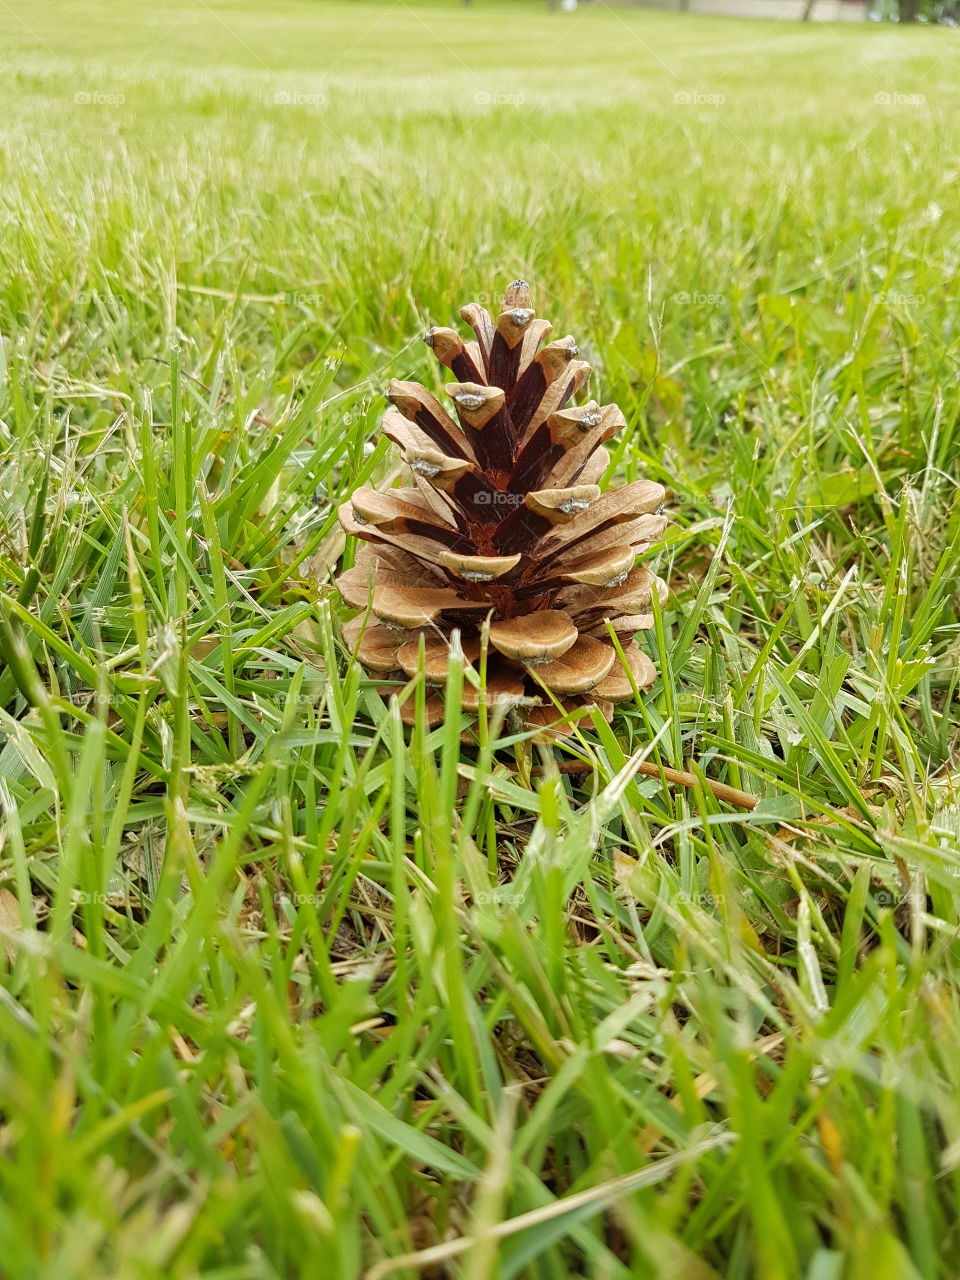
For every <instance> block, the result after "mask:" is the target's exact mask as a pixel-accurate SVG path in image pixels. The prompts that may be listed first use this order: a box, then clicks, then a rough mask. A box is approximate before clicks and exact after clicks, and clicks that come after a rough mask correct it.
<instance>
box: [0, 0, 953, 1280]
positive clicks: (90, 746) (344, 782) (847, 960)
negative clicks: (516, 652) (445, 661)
mask: <svg viewBox="0 0 960 1280" xmlns="http://www.w3.org/2000/svg"><path fill="white" fill-rule="evenodd" d="M0 7H2V15H3V16H2V21H3V24H4V28H5V56H6V59H7V62H8V65H7V67H6V71H5V75H4V78H3V82H2V87H0V107H2V111H0V179H2V182H0V333H2V336H3V344H2V354H3V377H2V382H0V587H2V594H0V624H2V625H0V647H2V653H3V666H2V667H0V743H2V746H0V823H2V826H0V833H2V835H0V944H2V945H0V967H2V968H3V971H4V978H3V983H2V986H0V1189H2V1195H0V1257H2V1259H3V1262H2V1263H0V1271H2V1273H3V1274H4V1275H5V1276H10V1277H15V1278H17V1280H20V1278H21V1277H23V1278H27V1277H29V1278H31V1280H32V1278H34V1277H37V1278H40V1277H43V1278H46V1277H49V1278H50V1280H70V1278H72V1277H78V1278H79V1277H92V1276H96V1277H101V1276H111V1277H114V1276H115V1277H122V1278H124V1280H126V1278H127V1277H130V1278H136V1280H154V1278H157V1280H159V1278H160V1277H176V1278H178V1280H179V1278H187V1277H197V1276H203V1277H217V1278H218V1280H227V1278H228V1277H229V1280H240V1278H241V1277H242V1278H244V1280H246V1278H250V1280H254V1278H256V1280H260V1278H264V1280H266V1278H268V1277H288V1276H289V1277H294V1276H301V1275H302V1276H311V1277H312V1276H317V1275H323V1276H324V1277H331V1278H333V1280H337V1278H340V1277H343V1278H344V1280H350V1278H352V1277H354V1276H357V1275H358V1274H359V1273H361V1272H362V1271H364V1270H368V1271H369V1275H370V1276H371V1277H372V1278H375V1277H382V1276H388V1275H389V1276H408V1277H409V1276H415V1275H423V1276H429V1275H441V1274H442V1275H450V1276H457V1277H463V1278H464V1280H480V1278H481V1277H497V1278H498V1280H499V1278H503V1280H508V1278H509V1277H513V1276H529V1277H535V1278H536V1280H565V1278H566V1277H569V1276H591V1277H594V1276H595V1277H603V1278H607V1277H609V1278H610V1280H619V1278H620V1277H628V1276H636V1277H641V1276H643V1277H646V1276H655V1277H662V1278H663V1280H674V1278H675V1277H679V1276H683V1277H690V1278H691V1280H706V1278H707V1277H731V1278H733V1280H740V1278H743V1280H746V1278H748V1277H761V1278H762V1280H781V1278H782V1280H789V1278H791V1277H804V1280H913V1278H914V1277H921V1278H922V1280H928V1278H929V1280H933V1278H937V1280H950V1278H951V1277H955V1276H956V1275H957V1274H958V1272H960V1229H958V1226H957V1223H958V1209H960V1019H958V1013H960V972H958V964H960V950H958V942H957V931H958V925H960V879H958V875H960V808H958V795H957V792H958V783H960V769H958V745H960V733H958V716H957V703H958V696H957V695H958V680H960V677H958V666H960V663H958V657H960V628H958V610H957V599H958V596H957V592H958V590H960V571H958V565H960V503H958V500H957V487H958V483H960V416H958V414H960V383H958V378H957V373H958V346H957V328H958V307H960V293H958V287H957V283H956V272H957V262H958V257H960V230H958V216H960V195H958V184H957V176H958V173H960V153H958V151H957V149H956V119H957V112H958V108H960V78H958V76H957V68H958V64H960V38H958V36H957V34H956V33H954V32H950V31H933V30H926V29H920V30H916V31H897V30H888V29H877V28H874V27H871V26H867V25H864V26H863V27H862V28H860V27H854V26H844V27H837V28H829V27H809V28H807V27H800V26H793V25H789V24H777V25H773V24H768V23H763V22H757V23H753V22H747V21H733V20H729V21H727V20H720V19H716V20H714V19H696V18H691V17H688V16H685V15H668V14H657V13H652V12H643V11H635V10H624V9H621V10H607V9H604V8H603V7H599V8H595V9H592V10H585V9H581V11H580V12H579V13H577V14H574V15H560V14H549V13H547V12H546V11H545V9H544V8H542V7H535V8H534V7H530V8H527V7H525V6H521V5H511V6H506V5H504V4H498V5H496V6H493V5H490V4H483V3H480V2H479V0H478V3H477V4H476V5H475V6H474V7H473V8H471V9H468V10H464V9H461V8H460V7H458V6H454V5H452V4H450V5H440V4H433V5H429V6H427V7H424V8H422V9H421V8H413V7H409V6H408V5H407V4H405V3H402V2H401V3H397V4H394V5H387V4H383V5H372V4H366V3H359V2H356V0H353V2H351V3H329V4H328V3H307V2H306V0H279V2H278V3H275V4H271V5H264V4H254V3H252V0H215V2H214V3H210V4H207V3H201V4H195V5H192V6H191V5H185V6H184V7H177V6H173V7H161V8H157V7H156V6H151V5H147V4H145V3H141V2H140V0H135V2H134V0H132V2H129V3H124V4H123V5H122V6H116V5H108V4H105V3H93V2H91V0H83V2H82V3H78V4H72V5H68V4H66V3H64V2H63V0H52V2H50V3H46V4H44V5H43V6H42V7H37V6H35V5H32V4H28V3H27V2H26V0H11V2H9V3H5V4H4V5H3V6H0ZM878 94H881V95H888V96H889V98H890V101H889V102H883V101H881V102H877V100H876V96H877V95H878ZM78 95H79V97H78ZM278 95H280V98H279V100H278ZM477 95H480V97H479V99H478V96H477ZM677 95H687V96H688V97H692V98H693V99H694V101H692V102H685V101H683V100H677ZM916 95H920V96H922V98H923V101H922V102H916V101H913V102H911V101H910V99H911V96H916ZM708 99H709V100H710V101H707V100H708ZM717 99H722V100H721V101H717ZM518 100H520V101H518ZM521 274H522V275H524V276H525V277H526V278H528V279H529V280H531V281H532V282H533V284H534V288H535V291H536V297H537V300H538V302H539V303H540V305H541V308H542V310H543V311H544V312H545V313H546V314H547V315H549V316H551V318H552V319H553V320H554V321H555V323H556V324H557V325H558V326H559V332H560V333H565V332H567V331H568V330H572V331H573V332H574V333H575V334H576V335H577V336H578V338H579V339H580V340H581V342H582V345H583V347H584V349H585V351H586V353H587V356H588V358H589V359H590V360H591V362H592V363H593V364H594V366H595V368H596V374H595V377H594V384H593V386H594V390H595V392H597V393H598V394H599V395H600V397H601V398H602V399H603V400H604V401H606V400H616V401H617V402H618V403H619V404H620V405H621V407H622V408H623V409H624V412H625V413H626V415H627V418H628V421H629V424H630V425H629V428H628V430H627V432H626V433H625V437H624V439H623V442H622V445H621V446H620V447H618V449H617V451H616V454H615V458H614V467H613V471H612V473H611V474H612V475H615V476H616V477H617V478H618V479H621V480H622V479H632V478H634V477H636V476H639V475H647V476H650V477H651V478H654V479H657V480H661V481H663V482H664V483H666V484H668V485H669V486H670V488H671V491H672V499H671V506H670V511H671V514H672V515H673V516H674V523H673V525H672V526H671V528H670V531H669V534H668V537H667V540H666V545H665V548H664V550H663V552H662V553H661V554H660V556H659V557H658V559H657V566H658V572H660V573H661V574H663V575H664V576H665V577H667V578H668V579H669V582H670V585H671V589H672V595H671V598H670V602H669V605H668V607H667V608H666V609H665V610H664V612H663V614H662V616H661V617H660V618H659V619H658V624H657V627H656V630H655V632H652V633H650V636H649V645H650V649H651V653H652V656H653V657H654V658H655V660H656V661H657V663H658V665H659V668H660V671H661V673H662V676H661V679H660V680H659V681H658V683H657V685H656V686H655V687H654V689H653V691H652V692H651V693H650V694H649V695H648V696H646V697H644V698H643V699H642V700H641V701H640V702H638V703H637V704H629V705H627V706H626V707H625V708H624V709H623V710H622V712H621V713H620V714H619V715H618V716H617V718H616V719H615V721H614V722H613V724H612V726H607V725H606V724H604V723H603V722H601V723H599V724H596V725H594V724H592V723H589V722H588V723H582V724H581V725H580V737H579V740H578V741H577V742H575V743H574V744H573V745H572V746H571V748H570V749H569V750H568V751H565V752H561V751H556V752H555V751H553V750H551V751H543V750H538V749H536V748H534V747H531V746H530V744H529V743H526V744H525V743H521V742H514V743H513V745H512V746H511V747H507V748H506V749H502V750H497V751H494V750H493V746H494V743H495V742H496V734H497V732H498V728H497V726H496V725H492V726H491V727H490V736H489V737H488V741H487V745H486V746H485V748H484V749H483V750H482V751H480V752H471V751H469V750H467V749H464V748H462V747H461V744H460V738H459V733H460V728H461V719H460V716H459V714H458V712H457V705H458V703H457V701H456V699H455V698H454V697H452V696H451V698H450V699H449V700H448V708H449V711H448V716H447V720H446V722H445V723H444V724H443V725H442V726H441V727H439V728H438V729H436V730H434V731H432V732H430V731H428V730H426V729H424V728H423V727H422V726H421V727H420V728H418V729H417V730H415V731H414V732H413V733H412V735H411V734H410V733H409V731H407V730H405V729H404V727H403V726H402V724H401V722H400V718H399V714H398V711H397V705H396V702H395V701H394V700H393V699H390V700H388V701H386V702H385V701H384V700H383V699H382V698H381V696H380V695H379V694H378V693H377V692H376V691H375V688H374V686H373V685H372V684H371V683H370V682H369V681H368V680H367V679H366V678H365V677H364V676H363V675H362V673H361V672H360V671H359V670H357V669H356V668H355V667H353V668H351V667H350V666H348V664H347V662H346V658H345V654H344V652H343V649H342V647H341V645H340V642H339V640H338V631H337V625H338V622H339V621H340V620H341V618H342V616H343V611H342V609H341V607H340V606H339V605H338V603H337V598H336V596H335V593H334V592H333V591H332V589H331V587H330V585H329V575H330V571H331V570H332V568H333V567H334V566H335V564H336V561H337V558H338V556H340V554H341V551H342V546H341V543H340V542H339V540H338V537H337V532H336V529H337V525H336V519H335V514H334V512H335V508H336V505H337V503H338V501H340V500H342V497H343V496H344V495H345V494H346V493H347V492H348V491H349V490H350V489H351V488H353V487H354V486H355V485H356V484H357V483H358V482H360V481H361V480H362V479H365V478H368V477H373V478H374V479H375V478H377V477H379V476H382V475H385V474H386V472H387V468H388V467H389V466H390V458H389V454H388V451H387V450H386V449H385V448H384V446H383V445H373V444H372V442H374V441H375V439H376V429H377V421H378V415H379V412H380V410H381V407H382V403H383V402H382V399H381V398H380V397H381V393H382V390H383V388H384V386H385V384H386V382H387V380H388V378H389V377H391V376H400V377H407V376H413V377H417V378H422V379H424V380H425V381H427V382H428V383H430V384H431V385H433V386H438V385H439V384H440V378H439V375H438V373H437V371H436V370H435V369H434V368H433V366H432V363H431V361H432V357H431V356H430V353H429V352H428V351H426V350H425V348H423V346H422V344H420V343H419V341H418V337H419V334H420V333H421V332H422V330H423V328H424V326H425V325H426V324H428V323H440V324H449V323H453V322H454V318H455V316H456V311H457V308H458V306H459V304H460V303H461V302H464V301H466V300H468V299H471V298H475V297H477V296H478V295H484V294H486V295H488V296H492V295H494V294H495V293H496V292H497V291H498V290H500V289H502V288H503V286H504V285H505V283H506V282H507V281H508V280H510V279H512V278H513V277H514V276H516V275H521ZM368 442H371V447H368ZM346 554H347V555H348V556H349V555H350V554H352V553H351V551H350V550H349V549H348V550H347V553H346ZM461 678H462V677H461V676H460V674H459V673H456V676H455V679H456V680H459V679H461ZM402 692H403V690H400V689H398V693H402ZM454 692H455V690H454ZM410 696H414V697H419V696H422V690H417V689H414V690H413V691H412V693H411V695H410ZM571 760H573V761H574V762H580V763H582V764H585V765H587V766H589V768H588V769H587V770H586V771H585V772H581V773H576V774H574V773H570V772H566V771H562V770H560V769H559V768H558V766H559V765H561V764H563V763H564V762H565V761H566V762H570V761H571ZM649 762H653V763H655V764H657V765H659V766H663V767H665V768H677V769H688V770H692V771H693V772H694V773H695V774H696V775H697V777H698V780H699V781H698V785H697V786H696V787H694V788H678V787H673V786H669V785H665V784H664V781H663V779H661V778H659V777H658V778H654V777H649V776H646V775H645V774H643V773H642V772H641V771H639V765H640V764H641V763H649ZM708 780H711V781H715V782H725V783H727V784H729V785H732V786H734V787H739V788H741V789H744V790H746V791H749V792H751V793H752V794H754V795H756V796H757V797H759V803H758V805H757V807H756V809H755V810H753V811H752V812H746V811H742V810H738V809H735V808H732V807H731V806H730V805H729V804H727V803H725V802H724V801H722V800H718V799H717V798H715V796H714V794H713V792H712V791H711V789H710V787H709V785H707V781H708ZM433 1248H436V1250H437V1251H438V1253H439V1255H440V1260H439V1262H438V1263H436V1264H435V1265H434V1269H433V1270H432V1271H431V1270H430V1269H429V1263H430V1259H431V1255H429V1254H428V1255H426V1256H425V1257H424V1256H421V1257H420V1258H419V1259H418V1260H417V1261H416V1262H407V1261H403V1260H402V1259H403V1258H404V1255H408V1254H410V1253H416V1252H417V1251H421V1250H429V1249H433Z"/></svg>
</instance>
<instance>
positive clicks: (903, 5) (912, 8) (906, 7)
mask: <svg viewBox="0 0 960 1280" xmlns="http://www.w3.org/2000/svg"><path fill="white" fill-rule="evenodd" d="M916 20H917V0H900V21H901V22H916Z"/></svg>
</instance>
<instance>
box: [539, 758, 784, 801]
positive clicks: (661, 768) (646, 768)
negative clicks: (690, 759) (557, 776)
mask: <svg viewBox="0 0 960 1280" xmlns="http://www.w3.org/2000/svg"><path fill="white" fill-rule="evenodd" d="M556 767H557V769H558V770H559V772H560V773H589V772H590V770H591V769H592V768H593V765H591V764H580V763H579V762H577V761H574V760H569V761H564V762H563V763H562V764H558V765H557V766H556ZM636 770H637V773H642V774H645V775H646V777H648V778H663V779H664V780H665V781H667V782H670V783H673V785H674V786H677V787H695V786H696V785H697V783H698V782H700V781H701V779H699V778H697V777H696V775H695V774H692V773H686V772H684V771H683V770H682V769H670V768H668V767H667V766H666V765H659V764H653V763H652V762H651V761H649V760H643V761H641V763H640V764H638V765H637V766H636ZM544 772H545V770H544V767H543V766H542V765H534V767H533V769H532V770H531V773H538V774H542V773H544ZM702 781H703V782H704V783H705V784H706V785H707V786H708V787H709V788H710V790H711V791H712V792H713V794H714V795H715V796H716V797H717V799H718V800H726V802H727V804H732V805H735V806H736V808H738V809H755V808H756V807H757V805H758V804H759V803H760V798H759V796H752V795H750V793H749V791H741V790H739V788H738V787H730V786H728V785H727V784H726V783H725V782H714V781H713V779H712V778H704V779H702Z"/></svg>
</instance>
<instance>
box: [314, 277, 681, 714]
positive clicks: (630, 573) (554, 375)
mask: <svg viewBox="0 0 960 1280" xmlns="http://www.w3.org/2000/svg"><path fill="white" fill-rule="evenodd" d="M461 315H462V317H463V318H464V320H466V321H467V323H468V324H469V325H470V326H471V327H472V329H473V331H474V334H475V339H474V340H473V341H464V339H463V338H462V336H461V335H460V334H458V333H457V332H456V331H455V330H454V329H446V328H435V329H431V330H430V331H429V332H428V333H427V335H426V341H427V343H428V345H429V346H430V347H431V348H432V349H433V352H434V354H435V355H436V356H437V358H438V359H439V360H440V362H441V363H442V364H443V365H445V366H446V367H447V368H448V369H449V370H450V372H451V373H452V375H453V378H454V379H455V381H451V382H449V383H447V385H446V388H445V389H446V393H447V395H448V396H449V398H450V400H451V402H452V405H453V413H454V415H455V416H451V414H450V413H448V412H447V410H446V409H445V408H444V407H443V405H441V404H440V402H439V401H438V400H437V398H436V397H435V396H433V395H432V394H431V393H430V392H429V391H427V389H426V388H425V387H422V386H420V385H419V383H415V382H401V381H396V380H395V381H394V382H392V383H391V384H390V388H389V391H388V399H389V400H390V402H391V404H392V406H393V407H392V408H391V409H390V410H388V412H387V413H386V414H385V416H384V420H383V425H382V430H383V432H384V434H385V435H386V436H387V437H388V438H389V439H390V440H392V441H393V442H394V443H395V444H396V445H397V446H398V447H399V448H400V449H401V451H402V454H403V458H404V461H405V462H406V464H407V466H408V467H409V469H410V476H411V479H412V484H410V485H409V486H407V487H404V488H396V489H390V490H387V491H384V492H381V491H379V490H376V489H372V488H368V487H364V488H361V489H358V490H357V491H356V493H354V494H353V496H352V497H351V499H350V500H349V501H348V502H346V503H344V504H343V506H342V507H341V508H340V512H339V515H340V522H341V524H342V525H343V528H344V529H345V531H346V532H347V533H348V534H352V535H353V536H355V537H357V538H360V539H362V540H363V541H364V543H365V545H364V547H363V548H362V549H361V551H360V553H359V554H358V556H357V560H356V563H355V565H354V566H353V568H352V569H348V570H346V572H344V573H343V574H341V576H340V577H339V579H338V580H337V587H338V589H339V591H340V594H341V596H342V597H343V599H344V601H345V602H346V603H347V604H348V605H351V606H352V607H353V608H356V609H359V610H362V611H363V612H362V613H361V615H360V616H359V617H357V618H355V619H354V620H353V621H352V622H349V623H347V625H346V626H345V628H344V637H345V639H346V642H347V644H348V645H349V646H350V648H351V650H352V651H354V652H355V653H356V656H357V658H358V660H359V661H360V662H361V664H362V665H363V666H365V667H366V668H367V669H368V670H369V671H371V672H376V673H377V674H382V675H384V676H386V675H388V674H399V673H400V672H403V673H405V674H406V675H410V676H413V675H416V674H417V673H418V671H420V670H423V671H424V673H425V677H426V679H427V681H428V682H430V683H432V684H436V685H442V684H443V682H444V680H445V678H446V670H447V663H448V660H449V655H450V652H451V645H452V644H453V643H454V632H456V633H458V637H459V638H458V640H457V641H456V643H458V644H459V645H460V647H461V650H462V652H463V654H464V656H465V658H466V659H467V660H468V661H470V662H476V661H477V660H478V659H479V656H480V637H481V632H482V629H483V626H484V623H485V621H487V620H489V652H488V663H487V681H486V694H485V696H486V698H487V702H488V704H489V703H492V702H494V701H497V700H500V699H504V700H506V701H507V702H508V703H509V705H510V706H511V707H512V708H514V709H518V710H519V711H520V712H521V714H522V717H523V718H524V719H525V720H526V721H527V722H528V723H529V724H530V725H531V727H537V726H543V725H547V724H550V723H552V722H553V721H554V720H556V719H557V718H558V717H557V711H556V707H555V706H554V704H553V701H552V700H551V695H552V696H553V697H554V698H556V699H557V700H559V701H560V702H561V704H562V705H563V706H564V707H567V708H574V707H578V706H589V705H596V706H599V707H600V708H601V710H602V711H603V712H604V714H606V715H608V716H609V715H610V714H611V713H612V704H613V703H614V702H616V701H619V700H623V699H626V698H630V697H632V696H633V694H634V691H635V688H641V689H646V688H649V687H650V685H651V684H652V683H653V681H654V679H655V678H656V671H655V669H654V667H653V664H652V663H651V662H650V660H649V658H648V657H647V656H646V655H645V654H644V653H643V651H642V650H641V649H640V648H639V647H638V645H637V643H636V641H635V640H634V638H633V637H634V636H635V635H636V633H637V632H638V631H642V630H645V629H646V628H648V627H650V626H651V625H652V623H653V613H652V608H653V606H652V599H653V596H654V594H656V595H657V597H658V599H659V600H660V601H661V602H663V601H664V600H665V598H666V594H667V589H666V585H665V583H664V582H662V581H661V580H660V579H659V578H657V577H656V576H655V575H653V574H652V573H651V572H650V570H649V569H648V568H646V567H645V566H643V565H638V564H637V559H638V557H639V556H640V555H641V554H642V553H643V552H645V551H646V550H647V549H648V548H649V547H650V546H651V545H652V544H654V543H656V542H657V541H658V540H659V539H660V538H661V537H662V535H663V531H664V528H665V527H666V523H667V521H666V517H664V516H663V515H661V514H660V510H661V507H662V504H663V498H664V490H663V488H662V486H661V485H658V484H654V483H651V482H650V481H645V480H641V481H637V482H635V483H633V484H628V485H625V486H624V487H622V488H619V489H613V490H610V491H608V492H607V493H601V491H600V488H599V482H600V480H601V478H602V476H603V474H604V472H605V471H606V469H607V466H608V464H609V455H608V453H607V451H606V449H605V448H604V444H605V442H606V441H608V440H610V439H611V438H612V437H613V436H614V435H615V434H616V433H617V432H618V431H619V430H621V428H622V427H624V426H625V425H626V423H625V419H624V417H623V414H622V413H621V412H620V410H619V409H618V408H617V406H616V405H612V404H610V405H602V406H601V405H599V404H597V403H596V401H594V400H590V401H588V402H587V403H586V404H583V405H576V404H571V403H570V402H571V400H572V399H573V397H575V396H576V395H577V393H578V392H579V391H580V389H581V388H582V387H583V385H584V384H585V382H586V380H587V378H588V376H589V374H590V367H589V365H587V364H586V363H584V362H583V361H582V360H578V359H577V356H578V354H579V353H578V349H577V346H576V344H575V342H574V340H573V338H571V337H566V338H562V339H560V340H559V341H553V342H546V343H545V342H544V339H545V338H546V337H547V336H548V334H549V332H550V328H551V326H550V324H549V322H548V321H546V320H543V319H540V318H538V317H537V316H536V315H535V314H534V311H533V308H532V306H531V305H530V293H529V289H528V287H527V285H526V284H525V283H524V282H523V281H522V280H518V281H515V282H514V283H513V284H512V285H511V286H510V287H509V289H508V290H507V292H506V295H505V297H504V301H503V305H502V307H501V311H500V314H499V316H498V317H497V318H496V319H494V318H493V317H492V316H491V315H490V314H489V313H488V312H487V311H486V309H485V308H484V307H482V306H480V305H479V304H477V303H470V304H469V305H468V306H465V307H463V308H462V310H461ZM611 628H612V629H613V631H614V632H615V633H616V635H617V639H618V642H619V644H620V646H621V648H622V651H623V655H624V659H625V664H624V661H621V657H620V654H619V653H618V652H617V649H616V647H615V646H614V645H613V644H612V643H611V639H610V629H611ZM421 636H422V637H423V639H424V646H423V652H422V653H421V645H420V637H421ZM464 690H465V691H464V700H463V703H464V708H465V709H467V710H470V709H473V708H475V707H476V705H477V693H476V690H475V689H473V687H472V686H469V685H465V687H464ZM547 690H549V694H548V693H547V692H546V691H547ZM410 705H411V704H409V703H408V704H407V706H408V707H409V706H410ZM427 712H428V718H430V719H431V720H439V719H440V718H441V717H442V715H443V702H442V699H440V698H439V697H438V696H437V695H431V697H430V698H428V700H427Z"/></svg>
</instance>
